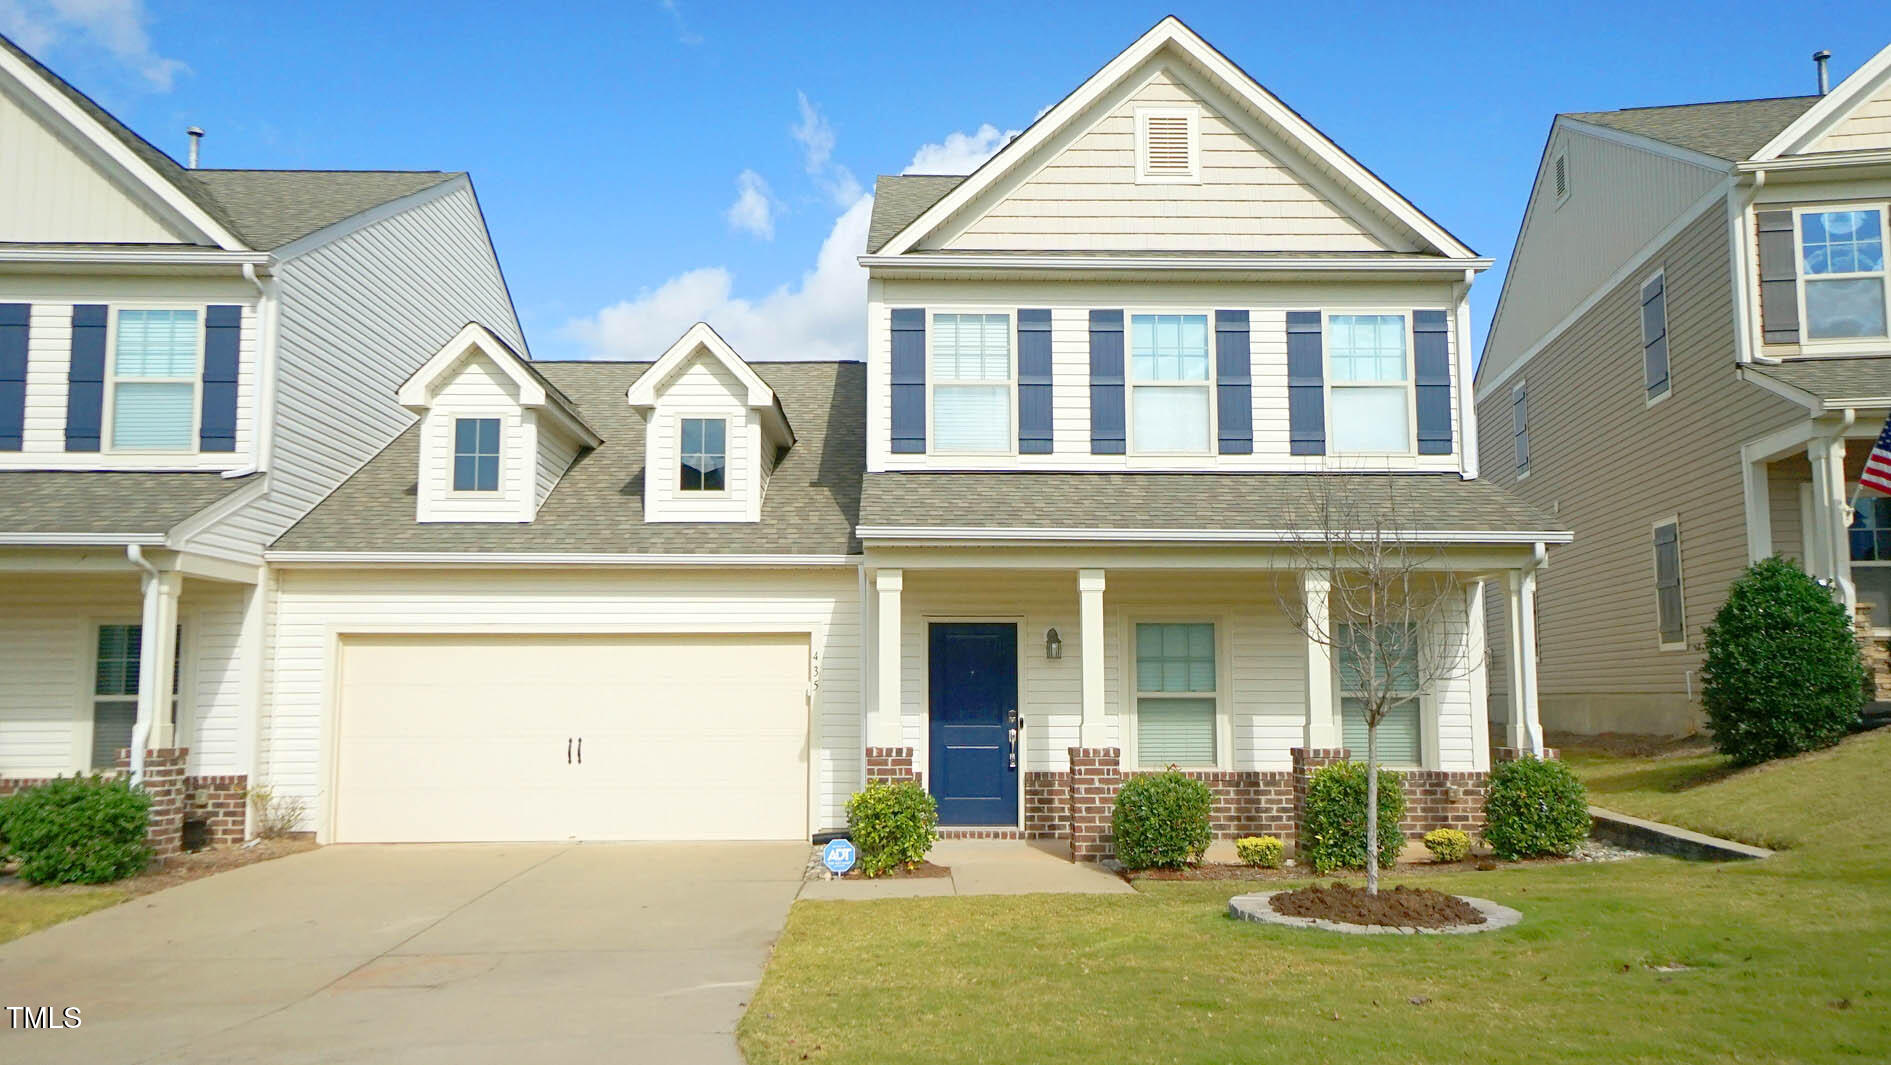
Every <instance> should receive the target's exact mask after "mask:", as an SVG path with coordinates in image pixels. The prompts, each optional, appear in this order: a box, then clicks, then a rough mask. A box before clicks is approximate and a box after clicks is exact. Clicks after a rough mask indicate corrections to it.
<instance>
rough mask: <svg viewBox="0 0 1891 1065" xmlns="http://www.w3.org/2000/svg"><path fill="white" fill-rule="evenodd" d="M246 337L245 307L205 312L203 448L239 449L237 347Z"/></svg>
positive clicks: (200, 441) (199, 440) (200, 439)
mask: <svg viewBox="0 0 1891 1065" xmlns="http://www.w3.org/2000/svg"><path fill="white" fill-rule="evenodd" d="M242 339H243V308H241V307H210V308H206V309H205V312H204V409H203V419H202V421H201V423H200V426H199V429H198V432H197V447H198V449H199V450H201V451H235V450H236V373H237V350H238V348H239V347H240V346H241V344H242Z"/></svg>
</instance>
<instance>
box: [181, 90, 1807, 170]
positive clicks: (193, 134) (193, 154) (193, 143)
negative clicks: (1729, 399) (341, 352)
mask: <svg viewBox="0 0 1891 1065" xmlns="http://www.w3.org/2000/svg"><path fill="white" fill-rule="evenodd" d="M1819 80H1820V83H1821V84H1823V83H1824V81H1825V75H1823V74H1821V75H1819ZM184 132H185V133H187V134H189V135H190V168H191V169H192V170H195V169H197V148H198V147H199V146H200V145H202V144H203V142H204V131H203V130H202V129H201V128H199V127H197V126H192V127H190V128H189V129H187V130H185V131H184Z"/></svg>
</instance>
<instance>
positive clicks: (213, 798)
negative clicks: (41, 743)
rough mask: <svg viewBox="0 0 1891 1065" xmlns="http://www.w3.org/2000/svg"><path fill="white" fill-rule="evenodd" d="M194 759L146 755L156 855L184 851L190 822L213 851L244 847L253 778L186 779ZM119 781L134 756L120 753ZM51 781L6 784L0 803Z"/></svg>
mask: <svg viewBox="0 0 1891 1065" xmlns="http://www.w3.org/2000/svg"><path fill="white" fill-rule="evenodd" d="M189 758H190V749H189V748H188V747H170V748H163V749H159V750H151V751H147V752H145V756H144V790H145V792H146V793H147V794H149V795H150V796H151V824H150V828H149V829H147V830H146V838H147V839H148V840H149V841H150V843H151V853H152V855H153V856H154V857H157V858H168V857H170V856H171V855H173V854H176V853H178V852H179V851H181V850H182V849H183V840H184V822H186V821H202V822H204V827H205V829H206V833H205V835H206V841H207V842H208V843H209V844H210V845H211V846H213V847H227V846H234V845H235V844H238V843H241V842H243V840H244V838H245V831H246V829H247V827H248V826H247V823H246V821H245V813H246V811H245V810H244V805H245V803H247V802H248V799H247V797H246V794H247V792H248V790H249V778H248V777H246V776H214V777H212V776H205V777H191V776H185V775H184V765H185V763H186V762H187V761H188V760H189ZM115 772H116V774H117V775H120V776H122V775H125V774H127V773H130V772H131V752H130V751H128V750H125V749H124V748H120V749H119V751H118V768H117V769H116V771H115ZM51 780H52V778H50V777H6V778H0V798H4V797H6V796H8V795H11V794H13V793H14V792H16V791H22V790H24V789H26V788H31V787H36V786H38V785H40V784H45V783H49V782H50V781H51Z"/></svg>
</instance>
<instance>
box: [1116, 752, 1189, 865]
mask: <svg viewBox="0 0 1891 1065" xmlns="http://www.w3.org/2000/svg"><path fill="white" fill-rule="evenodd" d="M1213 804H1214V796H1213V795H1212V794H1210V793H1209V791H1208V785H1206V784H1204V783H1202V782H1201V781H1199V780H1191V779H1190V778H1188V777H1186V776H1183V775H1182V774H1181V773H1178V772H1176V771H1175V770H1173V769H1171V770H1168V771H1167V772H1163V773H1140V774H1137V775H1136V776H1132V777H1130V778H1128V779H1127V780H1124V781H1123V786H1122V787H1121V788H1119V789H1117V792H1116V810H1115V812H1114V814H1113V815H1112V816H1111V825H1112V827H1113V831H1114V832H1115V834H1116V857H1117V860H1118V861H1120V862H1122V863H1123V864H1124V865H1126V866H1128V867H1129V868H1131V869H1180V868H1182V867H1183V866H1185V865H1192V864H1194V863H1196V862H1198V861H1201V858H1202V852H1204V851H1206V850H1207V849H1208V840H1209V830H1208V810H1209V807H1210V806H1212V805H1213Z"/></svg>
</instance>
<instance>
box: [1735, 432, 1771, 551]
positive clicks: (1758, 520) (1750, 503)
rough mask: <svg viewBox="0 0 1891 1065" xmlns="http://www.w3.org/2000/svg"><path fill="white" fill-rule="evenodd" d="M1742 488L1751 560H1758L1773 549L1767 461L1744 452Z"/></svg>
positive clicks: (1741, 463) (1741, 466) (1741, 456)
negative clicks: (1748, 455) (1750, 457)
mask: <svg viewBox="0 0 1891 1065" xmlns="http://www.w3.org/2000/svg"><path fill="white" fill-rule="evenodd" d="M1740 459H1741V462H1740V470H1741V481H1742V483H1741V489H1742V494H1743V495H1744V496H1745V503H1746V527H1747V561H1748V562H1758V561H1759V560H1761V559H1763V558H1766V557H1768V556H1770V555H1772V553H1773V498H1772V488H1771V486H1770V485H1769V484H1768V478H1767V465H1768V463H1767V461H1766V460H1765V459H1749V458H1747V456H1746V449H1745V448H1742V449H1741V455H1740Z"/></svg>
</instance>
